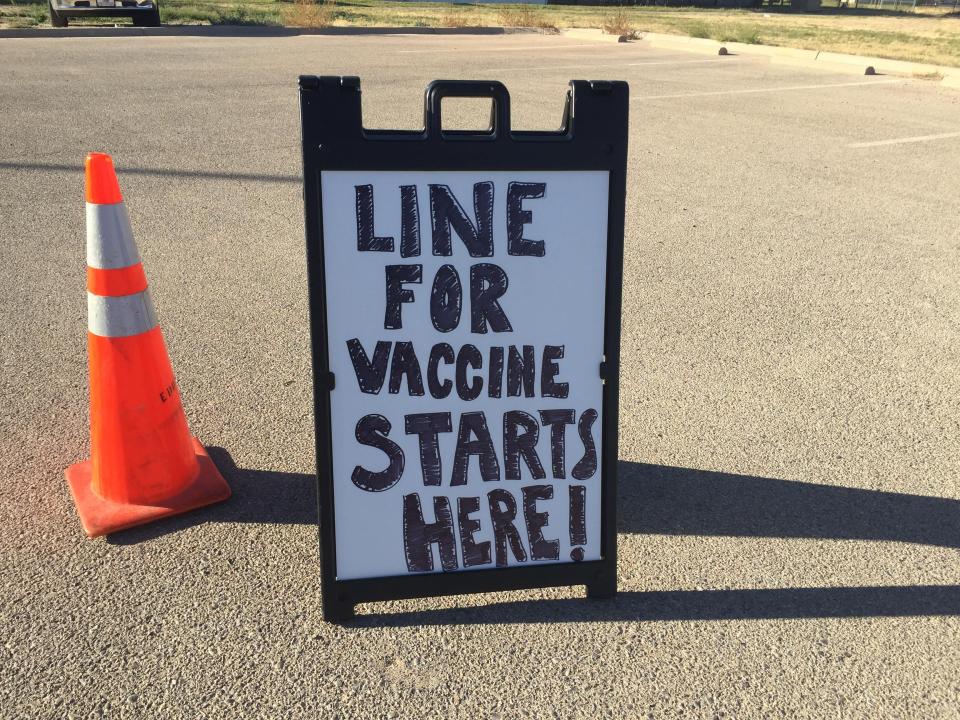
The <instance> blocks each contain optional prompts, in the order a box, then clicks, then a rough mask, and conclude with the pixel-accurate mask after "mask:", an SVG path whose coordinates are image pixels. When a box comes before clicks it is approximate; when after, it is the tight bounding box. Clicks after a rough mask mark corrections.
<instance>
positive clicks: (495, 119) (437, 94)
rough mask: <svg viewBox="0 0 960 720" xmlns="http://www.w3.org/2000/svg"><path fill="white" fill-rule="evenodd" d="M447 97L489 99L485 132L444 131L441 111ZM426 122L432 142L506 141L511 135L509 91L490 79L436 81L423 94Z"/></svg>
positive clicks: (428, 135)
mask: <svg viewBox="0 0 960 720" xmlns="http://www.w3.org/2000/svg"><path fill="white" fill-rule="evenodd" d="M447 97H463V98H490V100H492V104H491V108H490V128H489V129H488V130H487V131H486V132H476V131H474V130H444V129H443V120H442V114H441V106H442V104H443V102H442V101H443V99H444V98H447ZM423 115H424V119H423V124H424V127H425V128H426V131H427V137H428V138H429V139H430V140H433V141H437V142H439V141H441V140H452V139H456V138H458V137H459V138H463V139H467V138H469V139H470V140H480V139H483V138H489V139H490V140H506V139H508V138H509V137H510V93H509V92H507V88H506V87H505V86H504V85H503V83H500V82H497V81H491V80H434V81H433V82H431V83H430V84H429V85H428V86H427V92H426V95H425V96H424V108H423Z"/></svg>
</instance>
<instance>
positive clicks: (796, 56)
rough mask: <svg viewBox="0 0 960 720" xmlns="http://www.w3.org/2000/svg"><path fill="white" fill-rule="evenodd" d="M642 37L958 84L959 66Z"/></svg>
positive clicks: (713, 51)
mask: <svg viewBox="0 0 960 720" xmlns="http://www.w3.org/2000/svg"><path fill="white" fill-rule="evenodd" d="M642 40H643V41H644V42H645V43H647V44H648V45H649V46H650V47H655V48H669V49H674V50H684V51H687V52H697V53H705V54H709V55H718V54H722V53H721V52H720V51H721V49H722V48H726V49H727V50H728V51H729V52H730V53H733V54H734V55H760V56H764V57H768V58H770V62H772V63H776V64H784V65H795V66H799V67H810V68H817V69H821V70H831V71H834V72H848V73H853V74H857V75H864V74H866V72H867V68H869V67H872V68H873V69H874V71H875V72H876V73H878V74H881V75H896V76H900V77H919V76H927V77H931V76H936V75H940V76H941V78H942V79H941V80H940V82H941V84H942V85H945V86H947V87H960V68H956V67H949V66H945V65H928V64H926V63H915V62H907V61H905V60H888V59H886V58H876V57H868V56H865V55H845V54H843V53H835V52H826V51H822V50H801V49H799V48H785V47H774V46H772V45H748V44H746V43H738V42H729V43H721V42H718V41H716V40H709V39H705V38H691V37H683V36H680V35H663V34H660V33H644V34H643V37H642Z"/></svg>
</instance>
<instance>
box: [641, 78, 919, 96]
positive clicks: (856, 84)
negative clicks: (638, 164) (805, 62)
mask: <svg viewBox="0 0 960 720" xmlns="http://www.w3.org/2000/svg"><path fill="white" fill-rule="evenodd" d="M900 82H903V81H902V80H871V81H869V82H845V83H827V84H824V85H788V86H786V87H770V88H747V89H745V90H709V91H704V92H691V93H674V94H671V95H640V96H638V97H635V98H633V100H671V99H673V98H688V97H709V96H713V95H752V94H754V93H772V92H789V91H793V90H823V89H826V88H841V87H865V86H867V85H892V84H893V83H900Z"/></svg>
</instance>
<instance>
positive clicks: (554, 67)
mask: <svg viewBox="0 0 960 720" xmlns="http://www.w3.org/2000/svg"><path fill="white" fill-rule="evenodd" d="M715 62H730V60H725V59H722V58H710V59H708V60H650V61H647V62H635V63H624V62H619V63H599V64H593V63H591V64H589V65H587V64H584V63H577V64H575V65H541V66H539V67H506V68H504V67H489V68H483V69H482V70H479V71H478V72H490V71H493V70H496V71H497V72H522V71H524V70H570V69H576V70H592V69H593V68H611V67H616V68H621V67H637V66H640V65H695V64H697V63H715Z"/></svg>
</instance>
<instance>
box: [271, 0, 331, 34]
mask: <svg viewBox="0 0 960 720" xmlns="http://www.w3.org/2000/svg"><path fill="white" fill-rule="evenodd" d="M335 6H336V3H335V2H334V0H296V2H295V3H294V4H293V5H292V6H290V7H287V8H284V9H283V20H284V24H286V25H290V26H293V27H305V28H325V27H330V26H331V25H333V19H334V7H335Z"/></svg>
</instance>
